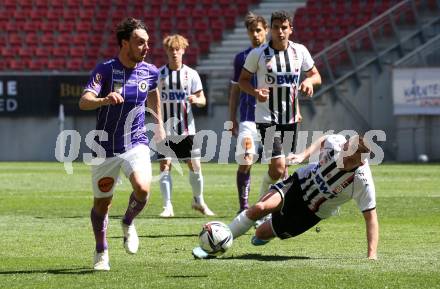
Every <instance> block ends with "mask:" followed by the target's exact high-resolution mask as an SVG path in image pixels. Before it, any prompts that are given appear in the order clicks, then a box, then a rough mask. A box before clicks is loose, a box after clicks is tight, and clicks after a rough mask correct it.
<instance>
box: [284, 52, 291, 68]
mask: <svg viewBox="0 0 440 289" xmlns="http://www.w3.org/2000/svg"><path fill="white" fill-rule="evenodd" d="M284 61H285V62H286V72H291V71H292V68H291V67H290V59H289V53H288V52H287V50H284Z"/></svg>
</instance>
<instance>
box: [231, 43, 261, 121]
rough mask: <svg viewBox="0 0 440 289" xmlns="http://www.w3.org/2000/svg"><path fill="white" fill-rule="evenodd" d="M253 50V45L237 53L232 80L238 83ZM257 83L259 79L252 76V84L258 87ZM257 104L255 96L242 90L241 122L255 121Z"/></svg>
mask: <svg viewBox="0 0 440 289" xmlns="http://www.w3.org/2000/svg"><path fill="white" fill-rule="evenodd" d="M251 50H252V47H249V48H248V49H246V50H244V51H242V52H240V53H238V54H237V55H235V59H234V77H233V78H232V80H231V81H232V82H233V83H238V79H239V78H240V73H241V69H242V68H243V65H244V62H245V60H246V57H247V55H248V54H249V52H250V51H251ZM256 83H257V79H256V77H255V75H254V76H253V77H252V85H253V86H254V87H256ZM255 105H256V101H255V97H253V96H252V95H249V94H247V93H245V92H243V91H241V92H240V122H243V121H255Z"/></svg>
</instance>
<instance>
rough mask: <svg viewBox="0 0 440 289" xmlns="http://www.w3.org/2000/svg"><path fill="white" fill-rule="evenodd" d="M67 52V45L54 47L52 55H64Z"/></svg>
mask: <svg viewBox="0 0 440 289" xmlns="http://www.w3.org/2000/svg"><path fill="white" fill-rule="evenodd" d="M68 53H69V50H68V49H67V47H54V48H53V52H52V55H54V56H57V57H65V56H67V55H68Z"/></svg>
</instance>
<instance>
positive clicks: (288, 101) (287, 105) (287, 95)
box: [284, 66, 290, 123]
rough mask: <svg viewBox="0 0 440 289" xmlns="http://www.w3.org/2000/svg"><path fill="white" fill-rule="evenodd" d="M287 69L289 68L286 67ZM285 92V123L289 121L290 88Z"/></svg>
mask: <svg viewBox="0 0 440 289" xmlns="http://www.w3.org/2000/svg"><path fill="white" fill-rule="evenodd" d="M286 67H289V66H286ZM284 91H285V92H286V123H289V121H290V86H289V87H286V89H285V90H284Z"/></svg>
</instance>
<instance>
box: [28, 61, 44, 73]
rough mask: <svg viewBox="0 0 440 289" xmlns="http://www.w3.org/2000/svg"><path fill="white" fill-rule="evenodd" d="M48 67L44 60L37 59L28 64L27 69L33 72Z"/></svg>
mask: <svg viewBox="0 0 440 289" xmlns="http://www.w3.org/2000/svg"><path fill="white" fill-rule="evenodd" d="M46 66H47V61H46V60H44V59H35V60H32V59H31V60H30V61H28V62H27V68H28V69H30V70H33V71H37V70H44V69H45V68H46Z"/></svg>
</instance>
